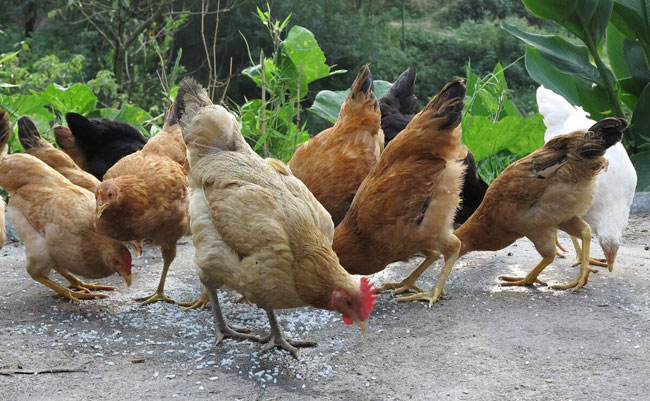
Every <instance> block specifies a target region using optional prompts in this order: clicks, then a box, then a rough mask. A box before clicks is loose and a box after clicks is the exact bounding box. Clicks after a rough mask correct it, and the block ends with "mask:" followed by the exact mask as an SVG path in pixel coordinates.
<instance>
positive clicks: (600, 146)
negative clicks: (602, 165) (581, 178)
mask: <svg viewBox="0 0 650 401" xmlns="http://www.w3.org/2000/svg"><path fill="white" fill-rule="evenodd" d="M626 129H627V121H625V120H624V119H622V118H605V119H603V120H600V121H598V122H597V123H596V124H594V125H592V126H591V127H590V128H589V132H588V134H587V135H586V136H585V141H584V143H583V144H582V145H581V146H580V154H581V155H583V156H585V157H599V156H602V155H604V154H605V152H606V151H607V149H608V148H610V147H612V146H614V145H615V144H617V143H618V142H620V141H621V139H622V138H623V131H625V130H626Z"/></svg>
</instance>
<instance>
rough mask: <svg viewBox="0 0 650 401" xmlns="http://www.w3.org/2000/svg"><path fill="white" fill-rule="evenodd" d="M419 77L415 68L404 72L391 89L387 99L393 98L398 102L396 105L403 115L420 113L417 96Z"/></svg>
mask: <svg viewBox="0 0 650 401" xmlns="http://www.w3.org/2000/svg"><path fill="white" fill-rule="evenodd" d="M416 76H417V73H416V70H415V68H414V67H411V68H409V69H407V70H406V71H404V72H403V73H402V74H401V75H400V76H399V77H398V78H397V80H396V81H395V82H394V83H393V86H391V87H390V89H389V90H388V92H387V93H386V95H384V97H382V99H384V98H386V97H392V98H394V99H395V100H396V101H397V104H396V105H394V106H395V107H396V108H397V109H398V110H399V112H400V113H402V114H416V113H417V112H418V98H417V97H416V96H415V94H414V91H415V78H416Z"/></svg>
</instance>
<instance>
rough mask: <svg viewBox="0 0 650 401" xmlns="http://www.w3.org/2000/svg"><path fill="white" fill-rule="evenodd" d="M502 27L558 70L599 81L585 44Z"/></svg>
mask: <svg viewBox="0 0 650 401" xmlns="http://www.w3.org/2000/svg"><path fill="white" fill-rule="evenodd" d="M502 27H503V29H505V30H506V31H507V32H509V33H510V34H512V35H513V36H515V37H517V38H519V39H521V40H522V41H524V42H525V43H526V44H528V45H530V46H533V47H534V48H535V49H537V50H538V51H539V52H540V54H541V55H542V56H544V58H545V59H546V60H547V61H548V62H549V63H550V64H551V65H552V66H553V67H555V68H556V69H557V70H558V71H560V72H563V73H566V74H573V75H578V76H581V77H583V78H585V79H587V80H590V81H592V82H599V81H600V73H599V72H598V69H597V68H596V67H595V66H594V65H593V64H591V62H590V61H589V51H588V50H587V48H586V47H585V46H578V45H574V44H572V43H570V42H568V41H566V40H565V39H563V38H561V37H559V36H555V35H552V36H551V35H536V34H532V33H527V32H524V31H522V30H521V29H519V28H517V27H515V26H513V25H510V24H508V23H506V22H503V23H502Z"/></svg>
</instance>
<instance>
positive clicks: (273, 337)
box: [260, 309, 318, 359]
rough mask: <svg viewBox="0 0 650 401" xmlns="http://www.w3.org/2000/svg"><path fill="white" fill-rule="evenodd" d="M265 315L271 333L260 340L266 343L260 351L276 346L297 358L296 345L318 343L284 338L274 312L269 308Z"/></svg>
mask: <svg viewBox="0 0 650 401" xmlns="http://www.w3.org/2000/svg"><path fill="white" fill-rule="evenodd" d="M266 315H267V316H268V318H269V324H270V325H271V333H270V334H269V335H268V336H266V337H263V338H262V339H261V340H260V342H263V343H267V344H266V346H265V347H264V349H263V350H262V352H266V351H268V350H270V349H272V348H274V347H278V348H282V349H283V350H285V351H289V353H291V355H293V357H294V358H296V359H298V350H297V349H296V347H315V346H317V345H318V343H316V342H314V341H302V340H292V339H288V338H286V337H285V336H284V333H283V332H282V328H281V327H280V324H279V323H278V318H277V316H275V312H274V311H273V310H272V309H270V310H267V311H266Z"/></svg>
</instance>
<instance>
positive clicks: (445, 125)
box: [409, 79, 466, 130]
mask: <svg viewBox="0 0 650 401" xmlns="http://www.w3.org/2000/svg"><path fill="white" fill-rule="evenodd" d="M465 92H466V88H465V80H463V79H456V80H453V81H451V82H448V83H447V84H446V85H445V86H444V87H443V88H442V89H441V90H440V92H438V94H437V95H436V96H434V97H433V99H431V101H430V102H429V103H428V104H427V105H426V106H425V107H424V109H422V111H421V112H420V114H418V115H417V116H416V117H415V118H414V119H413V120H412V121H411V123H410V124H409V125H411V124H412V123H414V122H415V121H416V120H417V121H418V122H420V121H421V120H423V119H427V118H428V119H431V120H435V121H436V123H437V124H438V125H437V129H439V130H446V129H450V128H454V127H457V126H458V125H459V124H460V122H461V119H462V116H463V115H462V113H463V108H464V107H465ZM440 118H444V120H442V121H440V122H438V120H439V119H440Z"/></svg>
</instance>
